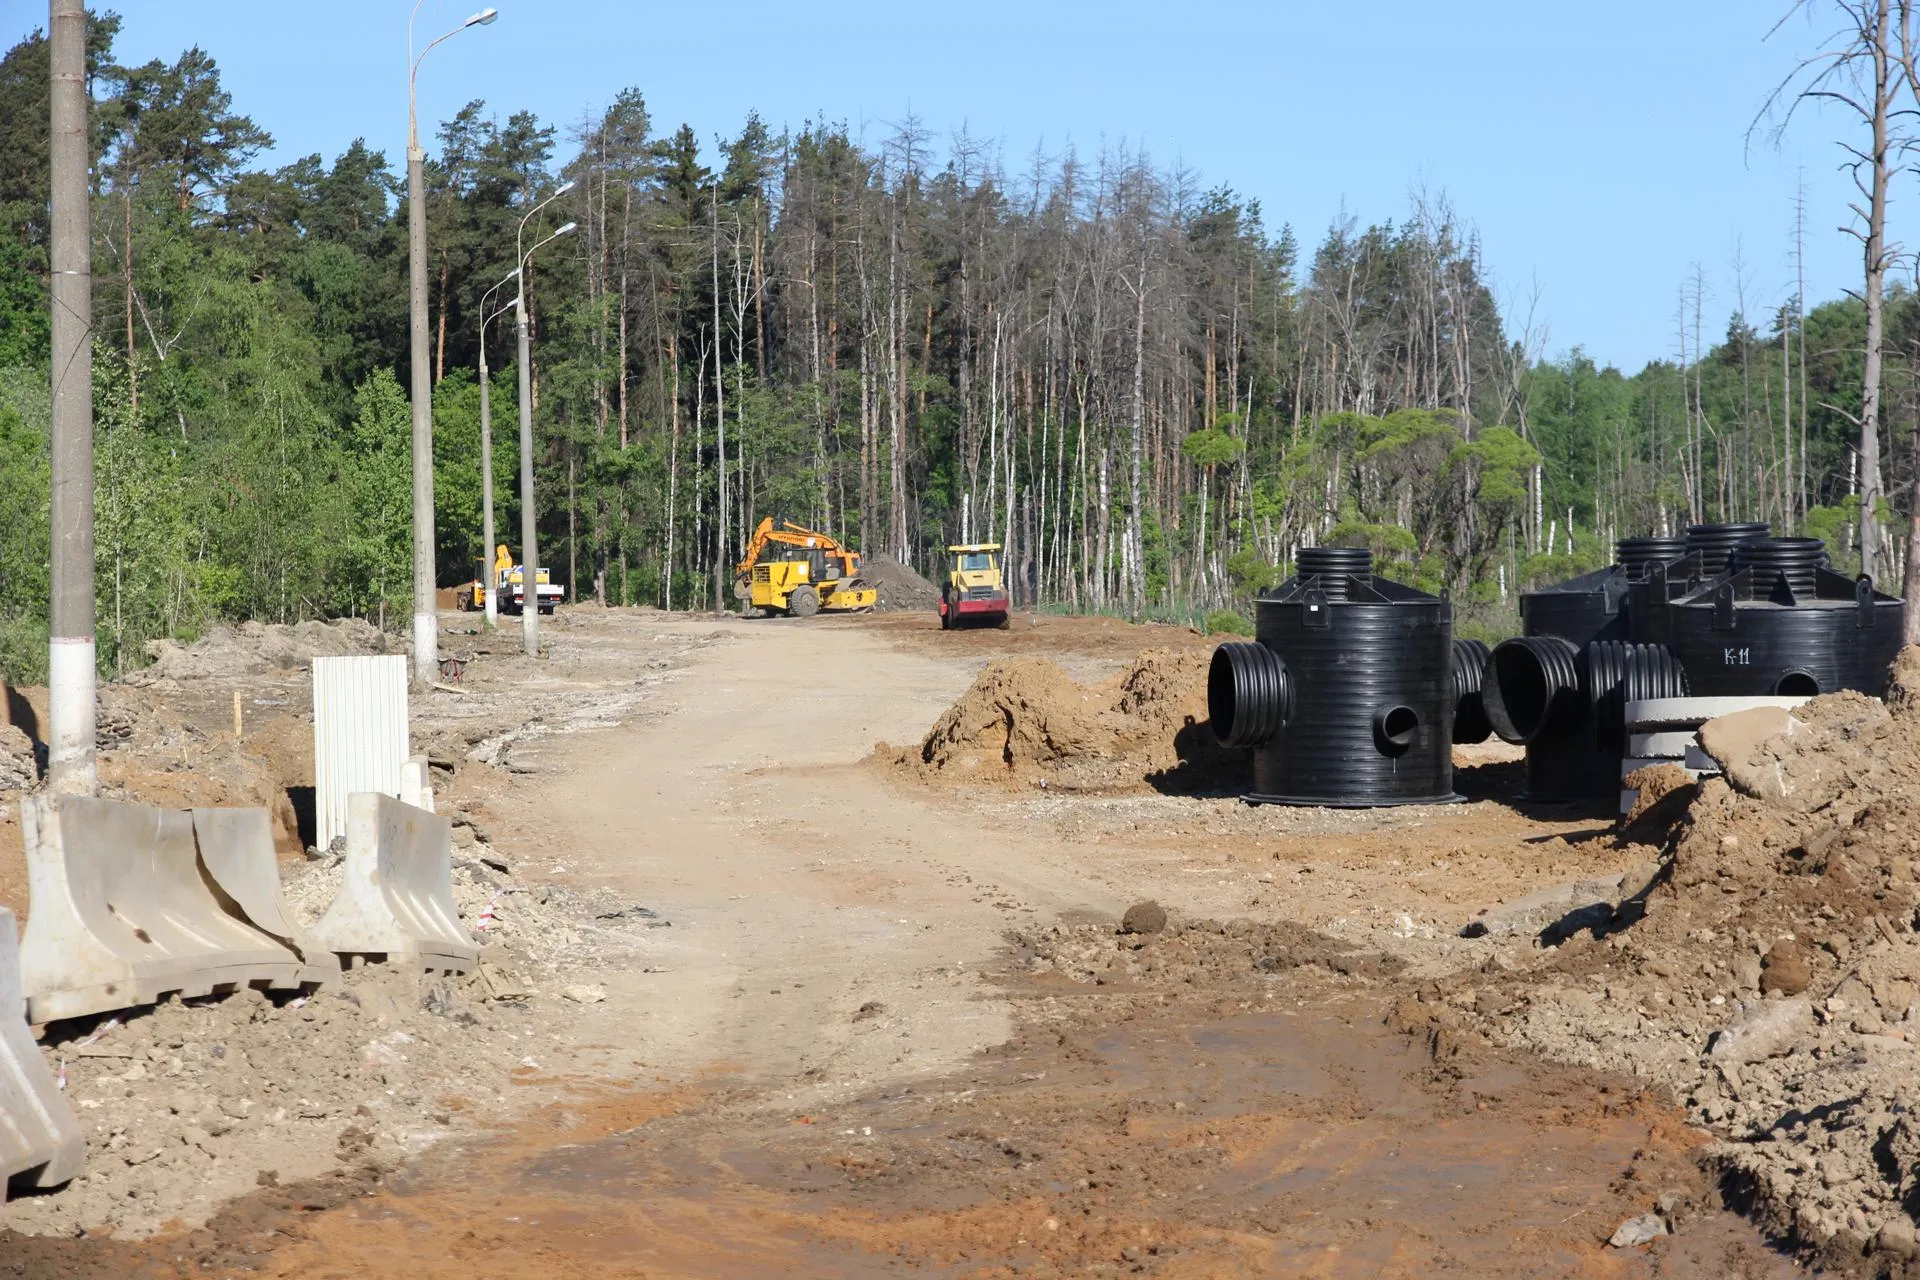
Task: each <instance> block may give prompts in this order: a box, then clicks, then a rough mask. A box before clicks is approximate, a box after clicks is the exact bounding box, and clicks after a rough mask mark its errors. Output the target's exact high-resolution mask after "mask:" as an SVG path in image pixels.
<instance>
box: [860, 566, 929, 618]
mask: <svg viewBox="0 0 1920 1280" xmlns="http://www.w3.org/2000/svg"><path fill="white" fill-rule="evenodd" d="M860 576H861V577H862V578H864V579H866V581H867V582H868V583H870V584H871V585H872V586H874V587H875V588H877V589H878V590H879V592H880V603H879V604H877V605H875V606H874V607H875V608H876V609H878V610H879V611H881V612H883V613H899V612H906V611H911V610H916V609H932V608H933V606H934V605H935V604H936V603H938V601H939V599H940V588H939V587H936V586H934V585H933V583H931V582H928V581H927V580H926V579H925V578H923V577H921V576H920V575H919V574H917V573H915V572H914V571H913V570H912V569H909V568H908V567H907V566H906V565H904V564H901V563H900V562H899V561H898V560H895V559H894V558H893V557H892V556H889V555H871V556H863V557H861V560H860Z"/></svg>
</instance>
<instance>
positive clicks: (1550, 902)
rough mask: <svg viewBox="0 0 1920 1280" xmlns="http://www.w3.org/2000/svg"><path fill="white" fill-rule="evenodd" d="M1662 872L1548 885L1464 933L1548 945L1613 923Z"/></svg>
mask: <svg viewBox="0 0 1920 1280" xmlns="http://www.w3.org/2000/svg"><path fill="white" fill-rule="evenodd" d="M1658 870H1659V869H1658V867H1644V868H1637V869H1635V870H1632V871H1625V872H1622V873H1621V874H1619V875H1617V876H1602V877H1600V878H1597V879H1591V880H1575V881H1571V882H1569V883H1567V884H1556V885H1548V886H1547V887H1546V888H1544V889H1538V890H1535V891H1534V892H1533V893H1530V894H1527V895H1526V896H1525V897H1523V898H1518V899H1516V900H1515V901H1513V902H1509V903H1505V904H1503V905H1501V906H1497V907H1488V908H1487V909H1486V910H1484V911H1482V912H1480V913H1479V914H1478V915H1476V916H1475V917H1474V918H1473V919H1471V920H1469V921H1467V923H1466V925H1465V927H1463V928H1462V929H1461V930H1460V936H1461V937H1463V938H1484V937H1488V936H1493V937H1501V938H1506V937H1525V938H1537V939H1539V940H1540V941H1541V942H1542V943H1544V944H1545V945H1548V946H1552V945H1553V944H1555V943H1557V942H1559V941H1561V940H1563V939H1565V938H1568V937H1571V936H1572V935H1573V934H1575V933H1578V932H1580V931H1581V930H1583V929H1600V928H1604V927H1605V926H1606V925H1608V924H1609V923H1611V922H1612V920H1613V918H1614V913H1615V911H1616V910H1617V908H1618V907H1619V905H1620V903H1621V901H1622V900H1623V899H1624V898H1625V897H1626V896H1627V895H1629V894H1632V893H1637V892H1640V891H1642V890H1644V889H1645V887H1646V886H1647V884H1648V883H1649V882H1650V881H1651V880H1652V879H1653V877H1654V875H1655V874H1657V872H1658Z"/></svg>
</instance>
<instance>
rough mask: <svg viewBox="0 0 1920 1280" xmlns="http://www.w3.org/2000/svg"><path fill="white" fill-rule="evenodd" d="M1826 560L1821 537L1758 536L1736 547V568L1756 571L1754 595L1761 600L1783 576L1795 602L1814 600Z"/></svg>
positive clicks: (1754, 572)
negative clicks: (1821, 567) (1821, 568)
mask: <svg viewBox="0 0 1920 1280" xmlns="http://www.w3.org/2000/svg"><path fill="white" fill-rule="evenodd" d="M1826 562H1827V544H1826V543H1824V542H1822V541H1821V540H1820V539H1818V538H1755V539H1754V540H1753V541H1752V542H1743V543H1741V544H1740V545H1739V546H1737V547H1735V548H1734V549H1733V567H1734V568H1736V569H1751V570H1753V594H1754V597H1755V598H1756V599H1759V600H1765V599H1766V598H1767V597H1769V596H1771V595H1772V594H1773V590H1774V587H1775V585H1776V584H1777V583H1778V582H1779V581H1780V579H1781V578H1782V577H1784V578H1786V580H1787V585H1788V586H1789V587H1791V588H1792V589H1793V598H1794V599H1795V600H1796V601H1800V600H1811V599H1813V598H1814V596H1815V595H1816V594H1818V592H1817V583H1818V581H1819V577H1820V566H1821V565H1823V564H1825V563H1826Z"/></svg>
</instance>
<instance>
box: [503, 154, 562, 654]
mask: <svg viewBox="0 0 1920 1280" xmlns="http://www.w3.org/2000/svg"><path fill="white" fill-rule="evenodd" d="M571 190H573V183H572V182H563V183H561V184H560V185H559V186H558V187H557V188H555V189H554V192H553V194H552V195H550V196H548V197H547V198H546V199H545V200H542V201H541V202H540V203H539V204H537V205H535V206H534V207H533V208H531V209H529V210H527V213H526V217H523V218H521V219H520V226H519V228H518V229H517V230H516V231H515V232H514V233H513V250H514V254H515V259H514V260H515V262H516V263H518V265H519V270H520V273H521V275H520V296H519V297H518V298H516V299H514V302H515V303H516V306H515V308H514V320H515V327H516V329H517V330H518V332H517V335H516V336H517V340H518V342H519V356H520V635H521V639H522V647H523V648H524V649H525V650H526V654H527V656H528V657H529V658H537V657H539V656H540V531H539V528H538V526H539V523H540V522H539V511H538V509H537V508H536V507H535V506H534V492H533V393H532V378H531V376H530V374H529V370H530V368H531V367H532V365H531V356H530V354H529V351H528V342H527V304H526V297H527V276H526V269H527V266H528V265H529V264H530V263H531V262H532V260H533V254H534V251H535V250H537V249H539V248H541V247H542V246H543V245H546V244H549V243H551V242H552V241H555V240H558V239H559V238H560V237H561V236H564V235H570V234H572V232H573V230H574V227H575V225H576V224H575V223H571V222H569V223H567V224H566V225H565V226H563V227H561V228H560V229H559V230H557V231H555V232H553V233H552V234H551V235H549V236H547V237H546V238H545V239H543V240H541V241H539V242H538V243H537V244H535V245H534V246H533V248H532V249H524V250H523V249H522V248H521V247H520V245H521V235H522V233H523V232H525V230H526V227H527V219H528V218H531V217H533V215H534V214H536V213H538V212H540V210H542V209H544V208H546V207H547V206H548V205H549V204H551V203H553V202H554V201H555V200H558V199H559V198H560V197H561V196H563V195H565V194H567V192H569V191H571Z"/></svg>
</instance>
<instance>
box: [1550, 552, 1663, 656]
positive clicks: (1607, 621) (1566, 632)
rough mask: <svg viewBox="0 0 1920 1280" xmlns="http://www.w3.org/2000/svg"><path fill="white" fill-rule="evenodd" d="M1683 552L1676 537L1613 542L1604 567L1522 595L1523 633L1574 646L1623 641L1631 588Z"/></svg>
mask: <svg viewBox="0 0 1920 1280" xmlns="http://www.w3.org/2000/svg"><path fill="white" fill-rule="evenodd" d="M1686 554H1687V546H1686V543H1685V542H1684V541H1683V540H1682V539H1680V538H1667V537H1648V538H1622V539H1620V541H1619V542H1617V543H1615V544H1614V555H1615V563H1613V564H1612V565H1610V566H1608V567H1607V568H1605V569H1600V570H1597V571H1595V572H1593V573H1588V574H1582V575H1581V576H1580V577H1578V578H1573V579H1571V580H1569V581H1566V582H1558V583H1555V584H1553V585H1552V586H1549V587H1538V588H1535V589H1534V590H1532V591H1526V592H1522V593H1521V596H1520V624H1521V625H1520V631H1521V634H1522V635H1529V636H1559V637H1560V638H1561V639H1563V640H1569V641H1571V642H1572V643H1573V644H1574V645H1576V646H1580V645H1586V644H1589V643H1591V642H1593V641H1595V640H1625V639H1627V638H1628V630H1629V625H1630V624H1629V622H1628V620H1627V613H1628V611H1629V609H1630V608H1631V605H1630V604H1629V601H1630V599H1631V598H1632V592H1633V589H1634V587H1635V585H1636V584H1638V583H1641V582H1644V581H1645V580H1646V578H1647V575H1648V574H1649V573H1650V572H1651V571H1652V570H1653V568H1654V567H1655V566H1656V565H1664V564H1667V563H1669V562H1671V561H1675V560H1678V559H1680V558H1681V557H1682V556H1684V555H1686Z"/></svg>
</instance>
